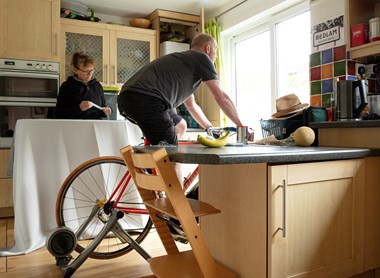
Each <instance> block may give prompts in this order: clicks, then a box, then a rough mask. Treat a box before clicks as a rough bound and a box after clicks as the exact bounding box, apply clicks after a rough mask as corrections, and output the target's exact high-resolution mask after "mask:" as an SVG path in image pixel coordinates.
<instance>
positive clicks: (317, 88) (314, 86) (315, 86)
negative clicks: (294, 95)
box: [310, 81, 322, 95]
mask: <svg viewBox="0 0 380 278" xmlns="http://www.w3.org/2000/svg"><path fill="white" fill-rule="evenodd" d="M321 92H322V90H321V81H313V82H311V84H310V93H311V95H320V94H321Z"/></svg>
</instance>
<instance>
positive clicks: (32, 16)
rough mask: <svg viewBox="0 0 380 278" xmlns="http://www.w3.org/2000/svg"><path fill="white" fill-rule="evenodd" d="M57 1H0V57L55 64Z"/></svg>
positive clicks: (58, 6) (57, 46)
mask: <svg viewBox="0 0 380 278" xmlns="http://www.w3.org/2000/svg"><path fill="white" fill-rule="evenodd" d="M59 9H60V1H59V0H31V1H24V0H1V1H0V41H1V43H0V57H5V58H13V59H26V60H42V61H59V32H60V30H59V28H60V26H59Z"/></svg>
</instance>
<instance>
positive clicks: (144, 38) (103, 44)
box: [61, 18, 156, 89]
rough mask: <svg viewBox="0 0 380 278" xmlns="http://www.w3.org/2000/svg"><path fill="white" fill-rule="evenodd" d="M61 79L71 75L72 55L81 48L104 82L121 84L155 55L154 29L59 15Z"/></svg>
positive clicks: (113, 85) (98, 77) (107, 84)
mask: <svg viewBox="0 0 380 278" xmlns="http://www.w3.org/2000/svg"><path fill="white" fill-rule="evenodd" d="M61 36H62V37H61V40H62V45H61V51H62V57H61V83H62V82H63V81H65V80H66V79H67V77H68V76H70V75H72V69H71V58H72V55H73V54H74V53H75V52H78V51H81V52H84V53H86V54H88V55H90V56H91V57H92V58H93V59H94V62H95V73H94V77H95V78H96V79H97V80H98V81H100V83H101V84H102V85H103V86H111V87H118V88H119V89H120V88H121V86H122V85H123V84H124V83H125V82H126V81H127V80H128V79H129V78H130V77H131V76H132V75H133V74H134V73H135V72H137V71H138V70H139V69H140V68H141V67H143V66H144V65H145V64H147V63H149V62H150V61H152V60H154V59H155V58H156V32H155V31H154V30H150V29H141V28H134V27H129V26H121V25H114V24H103V23H97V22H86V21H80V20H72V19H65V18H62V19H61Z"/></svg>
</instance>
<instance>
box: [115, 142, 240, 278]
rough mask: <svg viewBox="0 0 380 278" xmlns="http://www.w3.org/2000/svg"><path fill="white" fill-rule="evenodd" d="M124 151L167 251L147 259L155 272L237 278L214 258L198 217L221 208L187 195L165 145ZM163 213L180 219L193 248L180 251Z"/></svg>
mask: <svg viewBox="0 0 380 278" xmlns="http://www.w3.org/2000/svg"><path fill="white" fill-rule="evenodd" d="M121 154H122V155H123V157H124V160H125V163H126V165H127V166H128V168H129V171H130V173H131V175H132V178H133V180H134V182H135V184H136V187H137V189H138V190H139V193H140V195H141V198H142V200H143V202H144V204H145V206H146V207H147V209H148V211H149V215H150V217H151V219H152V222H153V224H154V226H155V228H156V230H157V233H158V235H159V237H160V239H161V241H162V244H163V245H164V247H165V250H166V252H167V255H164V256H160V257H153V258H150V259H148V262H149V264H150V267H151V270H152V272H153V273H154V275H156V276H157V277H163V278H178V277H181V278H182V277H206V278H221V277H223V278H228V277H237V276H236V275H235V274H234V273H232V272H231V271H229V270H228V269H226V268H225V267H223V266H222V265H220V264H218V263H217V262H215V261H214V259H213V258H212V256H211V254H210V251H209V249H208V247H207V245H206V242H205V240H204V237H203V234H202V232H201V230H200V228H199V226H198V223H197V221H196V219H195V217H199V216H205V215H209V214H215V213H219V212H220V210H218V209H216V208H214V207H213V206H211V205H209V204H207V203H205V202H201V201H198V200H194V199H187V198H186V197H185V194H184V192H183V190H182V187H181V185H180V182H179V180H178V178H177V175H176V172H175V170H174V167H173V165H172V164H171V162H170V159H169V156H168V154H167V152H166V150H165V148H160V149H158V150H156V151H152V152H149V153H134V152H133V151H132V147H131V146H127V147H124V148H123V149H121ZM145 169H154V170H152V171H146V170H145ZM150 173H153V174H150ZM157 191H162V192H165V194H164V195H165V196H166V197H161V198H157V197H156V196H157V194H156V192H157ZM164 215H165V216H170V217H173V218H175V219H177V220H179V221H180V223H181V225H182V228H183V230H184V233H185V235H186V237H187V240H188V241H189V243H190V246H191V250H188V251H183V252H180V251H179V250H178V248H177V245H176V243H175V241H174V239H173V237H172V235H171V233H170V231H169V228H168V224H167V223H166V222H165V221H164V220H163V219H162V216H164ZM160 216H161V217H160ZM221 244H222V243H221Z"/></svg>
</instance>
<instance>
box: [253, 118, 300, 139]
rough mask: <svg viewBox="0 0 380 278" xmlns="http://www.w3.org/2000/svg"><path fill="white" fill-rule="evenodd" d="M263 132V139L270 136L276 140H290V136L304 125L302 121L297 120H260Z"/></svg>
mask: <svg viewBox="0 0 380 278" xmlns="http://www.w3.org/2000/svg"><path fill="white" fill-rule="evenodd" d="M260 125H261V131H262V133H263V138H265V137H268V136H270V135H274V136H275V137H276V139H278V140H281V139H285V138H288V137H289V136H290V134H292V133H293V132H294V131H296V129H297V128H299V127H301V126H302V125H303V121H302V119H297V120H290V119H286V120H277V119H269V120H263V119H261V120H260Z"/></svg>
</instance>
